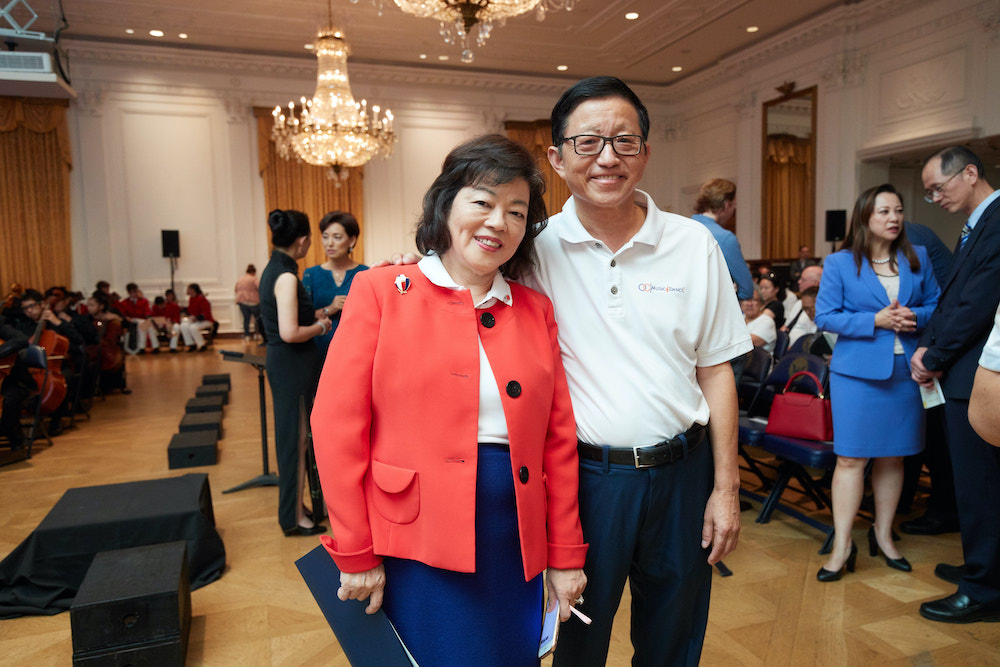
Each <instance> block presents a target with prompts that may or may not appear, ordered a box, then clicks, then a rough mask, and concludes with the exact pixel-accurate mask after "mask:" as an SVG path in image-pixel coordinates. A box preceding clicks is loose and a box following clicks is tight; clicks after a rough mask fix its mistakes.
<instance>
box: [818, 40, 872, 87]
mask: <svg viewBox="0 0 1000 667" xmlns="http://www.w3.org/2000/svg"><path fill="white" fill-rule="evenodd" d="M867 65H868V57H867V56H866V55H865V54H864V53H862V52H861V51H860V50H858V49H850V50H846V51H843V52H841V53H838V54H836V55H834V56H832V57H830V58H827V59H826V60H824V61H823V64H822V66H821V68H820V78H821V79H822V80H823V83H824V84H825V85H826V86H827V87H828V88H831V89H837V88H844V87H846V86H855V85H858V84H861V83H864V80H865V72H866V68H867Z"/></svg>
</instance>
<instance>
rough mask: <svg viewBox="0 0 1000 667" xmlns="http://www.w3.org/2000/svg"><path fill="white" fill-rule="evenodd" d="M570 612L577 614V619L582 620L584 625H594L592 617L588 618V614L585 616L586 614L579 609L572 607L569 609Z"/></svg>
mask: <svg viewBox="0 0 1000 667" xmlns="http://www.w3.org/2000/svg"><path fill="white" fill-rule="evenodd" d="M569 610H570V611H571V612H573V613H574V614H576V617H577V618H578V619H580V620H581V621H583V622H584V623H586V624H587V625H590V624H591V623H593V621H592V620H590V617H589V616H587V615H586V614H584V613H583V612H582V611H580V610H579V609H577V608H576V607H574V606H572V605H570V608H569Z"/></svg>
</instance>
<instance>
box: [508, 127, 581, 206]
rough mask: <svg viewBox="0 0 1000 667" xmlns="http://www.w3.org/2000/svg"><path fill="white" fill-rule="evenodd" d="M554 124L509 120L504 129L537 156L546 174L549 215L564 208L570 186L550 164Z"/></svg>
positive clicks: (539, 165) (539, 166) (543, 172)
mask: <svg viewBox="0 0 1000 667" xmlns="http://www.w3.org/2000/svg"><path fill="white" fill-rule="evenodd" d="M551 128H552V124H551V123H550V122H549V121H548V120H536V121H531V122H522V121H507V122H505V123H504V129H506V130H507V137H508V138H510V139H512V140H514V141H516V142H517V143H519V144H521V145H522V146H524V147H525V148H527V149H528V151H530V152H531V155H532V156H533V157H534V158H535V162H536V164H538V168H539V169H540V170H541V171H542V174H544V175H545V208H546V209H548V212H549V215H553V214H555V213H558V212H559V211H561V210H562V207H563V204H565V203H566V200H567V199H569V194H570V193H569V188H568V187H567V186H566V181H564V180H563V179H562V178H561V177H560V176H559V174H557V173H556V172H555V169H553V168H552V165H551V164H549V158H548V150H549V146H551V145H552V129H551Z"/></svg>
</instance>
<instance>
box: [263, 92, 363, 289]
mask: <svg viewBox="0 0 1000 667" xmlns="http://www.w3.org/2000/svg"><path fill="white" fill-rule="evenodd" d="M253 111H254V116H256V117H257V146H258V163H259V168H260V175H261V178H262V179H264V205H265V208H267V210H268V211H272V210H274V209H276V208H281V209H295V210H298V211H302V212H303V213H305V214H306V215H308V216H309V222H310V224H311V225H312V227H313V231H314V232H315V236H313V244H312V247H310V248H309V254H308V256H306V257H305V258H304V259H302V260H300V261H299V275H300V276H301V275H302V271H303V270H305V269H306V268H308V267H310V266H315V265H316V264H321V263H322V262H323V261H325V260H326V254H325V253H324V252H323V245H322V244H321V243H320V234H319V221H320V220H322V219H323V216H324V215H326V214H327V213H329V212H330V211H347V212H349V213H350V214H352V215H353V216H354V217H355V218H357V219H358V225H359V226H360V227H361V235H360V236H358V242H357V244H356V245H355V246H354V257H355V260H356V261H358V262H361V261H362V259H363V258H364V188H363V187H362V186H363V179H364V168H363V167H362V168H357V169H351V170H350V176H349V177H348V178H347V179H346V180H344V181H341V182H340V187H337V184H336V181H332V180H330V179H329V178H327V177H326V174H327V170H326V168H325V167H314V166H312V165H309V164H304V163H302V162H299V161H297V160H294V159H292V160H285V159H284V158H281V157H279V156H278V152H277V150H276V149H275V147H274V141H272V140H271V128H272V127H273V126H274V118H273V117H272V116H271V109H261V108H254V110H253ZM262 223H264V221H262ZM264 224H266V223H264ZM268 246H269V247H270V232H268Z"/></svg>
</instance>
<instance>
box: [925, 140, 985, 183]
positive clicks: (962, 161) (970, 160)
mask: <svg viewBox="0 0 1000 667" xmlns="http://www.w3.org/2000/svg"><path fill="white" fill-rule="evenodd" d="M937 157H939V158H941V173H942V174H943V175H945V176H954V175H955V174H957V173H958V172H960V171H962V170H963V169H965V168H966V167H967V166H968V165H970V164H971V165H972V166H973V167H975V168H976V172H977V174H978V176H979V178H980V179H982V178H985V177H986V174H985V171H984V169H983V161H982V160H980V159H979V156H978V155H976V154H975V153H973V152H972V151H971V150H969V149H968V148H966V147H965V146H948V147H947V148H942V149H941V150H939V151H937V152H936V153H934V154H933V155H931V156H930V157H928V158H927V159H926V160H924V165H923V166H925V167H926V166H927V165H928V164H929V163H930V162H931V160H933V159H934V158H937Z"/></svg>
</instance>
